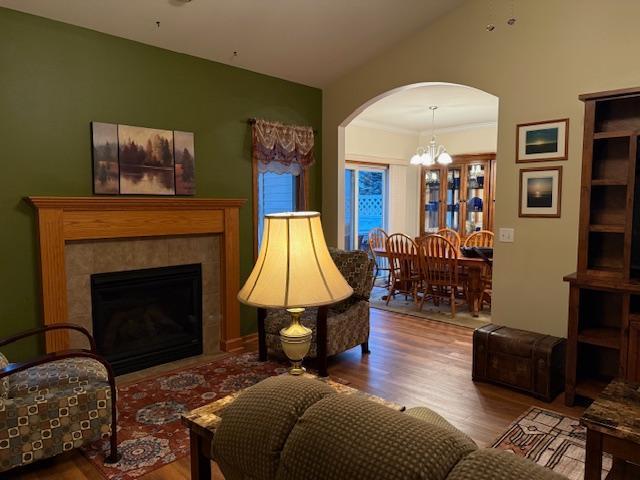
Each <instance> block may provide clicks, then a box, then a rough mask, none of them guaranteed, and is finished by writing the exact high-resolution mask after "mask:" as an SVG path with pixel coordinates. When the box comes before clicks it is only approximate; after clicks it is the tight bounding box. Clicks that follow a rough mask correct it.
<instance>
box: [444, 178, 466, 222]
mask: <svg viewBox="0 0 640 480" xmlns="http://www.w3.org/2000/svg"><path fill="white" fill-rule="evenodd" d="M461 178H462V169H461V168H460V167H451V166H449V168H448V169H447V209H446V211H445V226H446V227H447V228H450V229H451V230H455V231H457V232H459V231H460V200H461V199H460V194H461V190H460V187H461Z"/></svg>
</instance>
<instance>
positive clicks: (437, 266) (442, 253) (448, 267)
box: [418, 235, 458, 318]
mask: <svg viewBox="0 0 640 480" xmlns="http://www.w3.org/2000/svg"><path fill="white" fill-rule="evenodd" d="M418 261H419V262H420V272H421V273H422V275H423V277H422V280H423V282H424V287H423V294H422V298H421V299H420V310H422V306H423V305H424V301H425V299H426V298H427V297H431V298H433V303H434V304H435V305H439V303H440V301H439V300H440V298H448V299H449V301H450V302H451V318H455V316H456V291H457V289H458V251H457V250H456V248H455V246H454V245H453V243H451V242H450V241H449V240H447V239H446V238H445V237H443V236H442V235H429V236H427V237H423V238H421V239H420V242H419V244H418Z"/></svg>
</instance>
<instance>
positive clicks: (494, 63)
mask: <svg viewBox="0 0 640 480" xmlns="http://www.w3.org/2000/svg"><path fill="white" fill-rule="evenodd" d="M495 5H496V15H495V17H496V18H498V19H506V18H507V16H508V6H509V5H508V3H507V2H506V0H497V1H496V2H495ZM487 9H488V7H487V2H486V1H484V0H470V1H468V2H467V3H465V4H463V5H462V6H461V7H460V8H458V9H457V10H454V11H453V12H452V13H450V14H448V15H446V16H444V17H442V18H441V19H439V20H438V21H437V22H435V23H434V24H432V25H431V26H430V27H428V28H427V29H425V30H423V31H422V32H419V33H417V34H415V35H414V36H412V37H410V38H408V39H406V40H405V41H404V42H401V43H400V44H398V45H396V46H395V47H393V48H392V49H390V50H388V51H387V52H386V53H384V54H382V55H380V56H378V57H376V58H375V59H373V60H371V61H369V62H367V63H365V64H364V65H362V66H361V67H359V68H357V69H355V70H354V71H352V72H351V73H349V74H348V75H347V76H345V77H343V78H341V79H339V80H338V81H336V82H334V83H333V84H331V85H330V86H328V87H327V88H326V89H325V90H324V93H323V104H324V108H323V113H324V115H323V123H324V128H323V137H324V140H323V152H324V159H323V164H322V167H323V218H324V226H325V232H326V233H327V237H328V241H329V242H330V243H335V242H336V240H337V238H338V233H339V232H340V228H341V225H340V220H341V214H340V211H339V208H338V198H339V196H338V194H339V192H341V191H342V189H343V188H344V185H343V179H342V178H341V176H340V175H339V174H338V172H340V171H341V167H340V165H341V164H340V162H342V161H343V160H344V159H343V158H342V157H341V155H340V150H339V146H341V147H342V148H344V132H343V131H341V130H340V129H339V126H340V125H344V124H345V122H348V120H350V119H351V117H352V116H353V115H354V114H355V113H357V112H358V110H359V109H360V108H361V106H362V105H364V104H366V103H367V102H370V101H371V100H372V99H374V98H376V97H378V96H380V95H383V94H384V93H385V92H388V91H389V90H392V89H395V88H399V87H402V86H405V85H409V84H415V83H419V82H429V81H444V82H451V83H458V84H462V85H469V86H472V87H476V88H479V89H482V90H484V91H487V92H489V93H491V94H493V95H496V96H498V97H499V99H500V114H499V123H498V151H497V153H498V159H499V160H498V161H499V162H500V165H499V168H498V178H497V193H498V196H497V201H496V226H497V227H514V228H515V229H516V232H515V243H512V244H508V243H497V244H496V251H495V273H494V321H495V322H497V323H502V324H506V325H511V326H515V327H520V328H525V329H528V330H536V331H541V332H547V333H551V334H556V335H565V334H566V319H567V296H568V289H567V286H566V284H565V283H563V282H562V276H563V275H565V274H567V273H570V272H573V271H574V270H575V265H576V250H577V226H578V199H579V182H580V157H581V150H582V148H581V141H582V117H583V105H582V103H581V102H580V101H579V100H578V98H577V97H578V94H580V93H583V92H592V91H598V90H606V89H612V88H621V87H629V86H637V85H638V84H639V83H640V64H638V62H635V61H633V59H634V58H635V57H636V56H637V49H638V45H639V40H640V33H639V30H638V26H637V19H638V18H640V2H638V1H636V0H615V1H609V2H602V1H600V0H561V1H558V0H536V1H528V2H518V12H517V15H518V22H517V24H516V25H515V26H514V27H512V28H509V27H507V26H506V25H505V23H504V22H503V21H502V20H501V21H500V22H499V24H498V28H497V29H496V30H495V31H494V32H492V33H488V32H486V31H485V29H484V26H485V24H486V23H487V20H486V19H487V17H488V11H487ZM420 59H428V61H426V60H425V61H420ZM562 117H569V118H570V119H571V128H570V139H569V160H568V161H565V162H551V163H542V164H535V165H536V166H541V165H550V164H558V163H560V164H562V166H563V168H564V172H563V191H562V218H560V219H521V218H518V212H517V209H518V202H517V190H518V167H517V166H516V164H515V162H514V151H515V128H516V127H515V126H516V124H518V123H521V122H528V121H536V120H545V119H556V118H562ZM532 166H533V165H532Z"/></svg>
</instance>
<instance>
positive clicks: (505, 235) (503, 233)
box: [498, 228, 515, 243]
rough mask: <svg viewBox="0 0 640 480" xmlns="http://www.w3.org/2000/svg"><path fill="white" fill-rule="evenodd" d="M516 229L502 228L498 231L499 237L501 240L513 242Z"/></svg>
mask: <svg viewBox="0 0 640 480" xmlns="http://www.w3.org/2000/svg"><path fill="white" fill-rule="evenodd" d="M514 232H515V230H514V229H513V228H501V229H500V230H499V231H498V239H499V240H500V241H501V242H508V243H511V242H513V237H514V235H515V233H514Z"/></svg>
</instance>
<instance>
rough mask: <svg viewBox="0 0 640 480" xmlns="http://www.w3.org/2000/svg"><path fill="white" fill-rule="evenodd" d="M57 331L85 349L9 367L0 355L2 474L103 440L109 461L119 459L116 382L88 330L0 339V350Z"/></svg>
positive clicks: (41, 330)
mask: <svg viewBox="0 0 640 480" xmlns="http://www.w3.org/2000/svg"><path fill="white" fill-rule="evenodd" d="M60 329H68V330H75V331H77V332H80V333H82V334H83V335H84V336H86V337H87V340H88V342H89V346H90V348H89V350H66V351H61V352H55V353H49V354H46V355H43V356H41V357H39V358H36V359H34V360H30V361H27V362H24V363H9V361H8V360H7V358H6V357H5V356H4V355H3V354H2V353H0V472H4V471H6V470H9V469H12V468H15V467H19V466H22V465H27V464H29V463H32V462H35V461H37V460H41V459H44V458H49V457H53V456H55V455H58V454H59V453H62V452H65V451H68V450H71V449H74V448H78V447H81V446H83V445H86V444H88V443H91V442H94V441H96V440H98V439H100V438H102V437H103V436H107V435H110V436H111V438H110V441H111V451H110V454H109V457H108V458H107V462H111V463H112V462H115V461H117V459H118V453H117V430H116V401H115V400H116V385H115V380H114V376H113V372H112V370H111V366H110V365H109V363H107V362H106V361H105V360H104V359H102V358H101V357H100V356H98V355H97V354H96V349H95V342H94V340H93V337H91V335H90V334H89V332H88V331H87V330H85V329H84V328H82V327H80V326H77V325H72V324H67V323H60V324H55V325H48V326H45V327H43V328H37V329H35V330H30V331H28V332H24V333H21V334H18V335H15V336H13V337H10V338H7V339H4V340H0V349H1V348H2V347H4V346H6V345H8V344H10V343H13V342H16V341H18V340H21V339H23V338H26V337H30V336H34V335H42V334H45V333H46V332H49V331H52V330H60Z"/></svg>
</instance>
